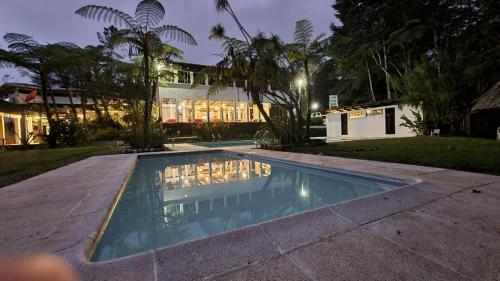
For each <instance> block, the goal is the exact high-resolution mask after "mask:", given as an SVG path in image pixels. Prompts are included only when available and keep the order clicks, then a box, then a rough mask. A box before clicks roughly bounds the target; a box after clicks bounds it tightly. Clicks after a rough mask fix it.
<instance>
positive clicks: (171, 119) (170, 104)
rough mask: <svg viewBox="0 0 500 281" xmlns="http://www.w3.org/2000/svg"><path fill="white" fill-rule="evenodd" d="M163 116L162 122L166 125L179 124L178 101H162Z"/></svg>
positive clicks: (165, 99)
mask: <svg viewBox="0 0 500 281" xmlns="http://www.w3.org/2000/svg"><path fill="white" fill-rule="evenodd" d="M161 115H162V121H163V122H165V123H175V122H177V112H176V100H175V99H167V98H164V99H162V102H161Z"/></svg>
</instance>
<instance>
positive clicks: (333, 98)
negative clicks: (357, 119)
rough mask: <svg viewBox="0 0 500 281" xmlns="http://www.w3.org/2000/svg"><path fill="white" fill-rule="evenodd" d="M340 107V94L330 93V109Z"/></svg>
mask: <svg viewBox="0 0 500 281" xmlns="http://www.w3.org/2000/svg"><path fill="white" fill-rule="evenodd" d="M335 107H339V96H338V95H330V109H332V108H335Z"/></svg>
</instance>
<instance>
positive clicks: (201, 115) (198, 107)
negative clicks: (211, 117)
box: [194, 100, 208, 123]
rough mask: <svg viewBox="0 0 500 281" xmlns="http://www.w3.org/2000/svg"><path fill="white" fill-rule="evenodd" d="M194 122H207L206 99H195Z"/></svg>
mask: <svg viewBox="0 0 500 281" xmlns="http://www.w3.org/2000/svg"><path fill="white" fill-rule="evenodd" d="M194 113H195V115H194V122H195V123H202V122H208V104H207V101H202V100H197V101H195V103H194Z"/></svg>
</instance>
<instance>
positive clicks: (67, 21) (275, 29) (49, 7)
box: [0, 0, 335, 80]
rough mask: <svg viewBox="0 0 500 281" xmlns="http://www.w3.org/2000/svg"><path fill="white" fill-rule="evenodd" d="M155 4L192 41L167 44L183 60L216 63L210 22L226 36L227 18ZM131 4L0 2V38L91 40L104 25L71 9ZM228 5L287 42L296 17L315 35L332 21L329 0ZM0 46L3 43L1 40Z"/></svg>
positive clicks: (110, 0) (201, 5)
mask: <svg viewBox="0 0 500 281" xmlns="http://www.w3.org/2000/svg"><path fill="white" fill-rule="evenodd" d="M161 2H162V3H163V5H164V6H165V8H166V11H167V14H166V17H165V19H164V21H163V23H164V24H172V25H177V26H179V27H182V28H184V29H185V30H187V31H189V32H190V33H191V34H192V35H193V36H194V37H195V39H196V40H197V41H198V44H199V45H198V46H196V47H190V46H183V45H182V44H177V43H174V42H172V43H173V45H175V46H177V47H180V48H182V49H183V50H184V52H185V54H184V61H186V62H190V63H198V64H214V63H215V62H217V57H216V56H214V55H213V54H215V53H217V52H218V51H219V50H220V42H217V41H210V40H208V35H209V31H210V28H211V27H212V26H213V25H214V24H217V23H222V24H223V25H224V26H225V27H226V30H227V33H228V34H229V35H232V36H239V35H240V34H239V33H238V32H237V30H236V29H235V25H234V23H233V21H232V20H231V19H230V18H229V16H227V15H225V14H220V13H217V12H216V11H215V5H214V1H213V0H161ZM137 3H138V1H137V0H2V5H1V7H0V32H1V34H2V36H3V35H4V34H5V33H7V32H16V33H24V34H27V35H31V36H34V37H35V39H36V40H37V41H39V42H43V43H45V42H50V43H53V42H60V41H70V42H73V43H76V44H78V45H80V46H85V45H89V44H97V43H98V41H97V36H96V33H97V32H99V31H102V29H103V27H105V26H106V25H105V24H104V23H102V22H95V21H92V20H88V19H84V18H82V17H80V16H77V15H75V14H74V12H75V10H77V9H78V8H80V7H81V6H83V5H88V4H96V5H105V6H111V7H113V8H115V9H118V10H121V11H123V12H126V13H128V14H130V15H133V14H134V11H135V7H136V6H137ZM231 4H232V6H233V9H234V10H235V12H236V13H237V14H238V16H239V17H240V19H241V21H242V23H243V24H244V25H245V26H246V27H247V29H248V30H249V32H251V33H256V32H258V31H262V32H266V33H275V34H278V35H280V36H281V38H282V39H283V40H285V41H286V40H291V38H292V35H293V30H294V26H295V22H296V21H297V20H299V19H309V20H311V21H312V22H313V23H314V25H315V28H316V32H317V33H318V34H319V33H321V32H324V33H326V34H330V29H329V27H330V24H331V23H332V22H333V21H334V19H335V15H334V14H335V11H334V10H333V9H332V8H331V5H332V4H333V0H307V1H304V0H232V1H231ZM163 23H162V24H163ZM0 47H2V48H5V47H6V45H5V42H3V40H1V43H0ZM5 74H10V75H12V76H15V79H16V80H19V77H18V75H17V73H16V71H13V70H8V69H0V79H1V78H2V77H3V76H4V75H5ZM21 79H22V78H21ZM22 80H25V79H22Z"/></svg>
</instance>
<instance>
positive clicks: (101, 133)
mask: <svg viewBox="0 0 500 281" xmlns="http://www.w3.org/2000/svg"><path fill="white" fill-rule="evenodd" d="M124 133H125V131H124V129H119V128H114V127H110V128H96V129H93V130H89V137H88V140H89V141H116V140H120V139H122V137H123V134H124Z"/></svg>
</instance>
